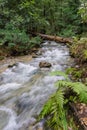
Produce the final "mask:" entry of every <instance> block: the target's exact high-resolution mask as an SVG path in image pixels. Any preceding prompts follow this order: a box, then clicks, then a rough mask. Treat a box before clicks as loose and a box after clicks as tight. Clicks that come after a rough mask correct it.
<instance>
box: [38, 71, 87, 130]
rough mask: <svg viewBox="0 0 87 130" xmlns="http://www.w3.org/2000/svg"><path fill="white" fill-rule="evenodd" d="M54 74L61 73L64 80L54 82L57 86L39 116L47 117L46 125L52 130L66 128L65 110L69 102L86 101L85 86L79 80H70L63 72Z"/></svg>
mask: <svg viewBox="0 0 87 130" xmlns="http://www.w3.org/2000/svg"><path fill="white" fill-rule="evenodd" d="M52 74H54V75H63V76H64V77H65V78H66V80H60V81H57V82H56V83H55V86H56V87H57V91H56V93H54V94H53V95H52V96H51V97H50V99H49V100H48V101H47V103H46V104H45V105H44V107H43V109H42V111H41V114H40V118H47V117H48V125H49V126H50V127H51V128H52V130H58V129H60V130H68V123H67V116H66V115H67V110H68V108H69V103H70V102H77V101H80V102H84V103H87V86H86V85H84V84H82V83H80V82H71V81H70V80H69V79H68V78H67V75H66V74H65V73H63V72H60V71H58V72H53V73H52Z"/></svg>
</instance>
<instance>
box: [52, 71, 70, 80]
mask: <svg viewBox="0 0 87 130" xmlns="http://www.w3.org/2000/svg"><path fill="white" fill-rule="evenodd" d="M51 75H52V76H55V75H56V76H57V75H59V76H63V77H64V78H65V79H66V80H69V77H68V75H67V74H65V72H62V71H53V72H51Z"/></svg>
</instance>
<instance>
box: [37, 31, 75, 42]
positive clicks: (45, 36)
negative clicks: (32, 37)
mask: <svg viewBox="0 0 87 130" xmlns="http://www.w3.org/2000/svg"><path fill="white" fill-rule="evenodd" d="M36 35H39V36H40V37H41V38H43V39H45V40H52V41H56V42H61V43H72V42H73V41H72V39H70V38H63V37H59V36H53V35H45V34H41V33H37V34H36Z"/></svg>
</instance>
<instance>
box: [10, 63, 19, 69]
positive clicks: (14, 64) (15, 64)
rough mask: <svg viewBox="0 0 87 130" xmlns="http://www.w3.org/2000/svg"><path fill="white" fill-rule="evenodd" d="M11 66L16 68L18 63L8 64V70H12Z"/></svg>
mask: <svg viewBox="0 0 87 130" xmlns="http://www.w3.org/2000/svg"><path fill="white" fill-rule="evenodd" d="M13 66H18V63H13V64H10V65H8V68H12V67H13Z"/></svg>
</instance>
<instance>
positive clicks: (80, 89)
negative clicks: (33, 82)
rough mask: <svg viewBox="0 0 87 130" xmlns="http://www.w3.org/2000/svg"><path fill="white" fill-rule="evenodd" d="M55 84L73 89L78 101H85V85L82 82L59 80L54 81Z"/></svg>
mask: <svg viewBox="0 0 87 130" xmlns="http://www.w3.org/2000/svg"><path fill="white" fill-rule="evenodd" d="M55 85H56V86H57V87H62V88H66V89H67V88H70V89H71V90H73V92H75V93H76V94H77V95H78V97H79V99H80V101H82V102H85V103H86V102H87V101H86V99H87V86H86V85H84V84H83V83H80V82H70V81H63V80H60V81H58V82H56V83H55Z"/></svg>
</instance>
